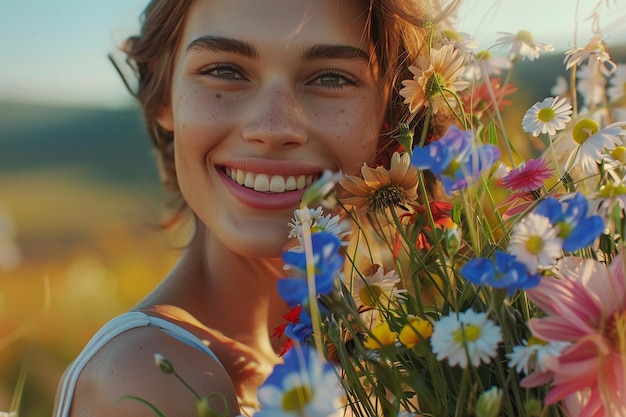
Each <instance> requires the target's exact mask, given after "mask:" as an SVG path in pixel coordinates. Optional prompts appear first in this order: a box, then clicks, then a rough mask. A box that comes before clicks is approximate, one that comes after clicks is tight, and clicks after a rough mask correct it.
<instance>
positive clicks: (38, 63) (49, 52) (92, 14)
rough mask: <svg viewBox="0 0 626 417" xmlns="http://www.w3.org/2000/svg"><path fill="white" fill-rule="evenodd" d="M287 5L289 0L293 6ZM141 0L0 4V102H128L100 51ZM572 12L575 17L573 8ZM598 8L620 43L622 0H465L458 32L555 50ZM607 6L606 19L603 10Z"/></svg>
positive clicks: (487, 41) (625, 2) (483, 42)
mask: <svg viewBox="0 0 626 417" xmlns="http://www.w3.org/2000/svg"><path fill="white" fill-rule="evenodd" d="M294 1H295V0H294ZM146 2H147V0H98V1H96V0H52V1H50V0H1V5H0V60H1V61H0V62H2V65H0V100H7V99H12V100H20V101H29V102H42V103H56V104H79V105H82V104H84V105H98V106H106V107H117V106H123V105H125V104H128V103H130V102H131V100H130V99H129V97H128V94H127V93H126V92H125V90H124V88H123V85H122V83H121V82H120V80H119V78H118V77H117V75H116V73H115V71H114V69H113V68H112V66H111V65H110V64H109V62H108V60H107V53H108V52H110V51H112V50H114V49H115V45H116V44H117V43H119V42H120V41H121V40H122V39H123V38H124V37H125V36H126V35H128V34H131V33H133V32H134V30H136V27H137V23H136V22H137V17H138V15H139V13H140V12H141V10H142V9H143V7H144V6H145V4H146ZM577 3H578V4H579V6H578V14H576V4H577ZM598 3H601V4H602V5H603V7H602V8H601V11H602V13H601V16H602V19H601V24H602V27H603V29H604V31H605V35H606V39H607V41H608V42H609V44H611V43H624V42H626V24H622V25H618V24H617V23H616V22H618V21H619V20H620V19H621V21H626V0H465V3H464V5H463V6H462V8H461V12H460V15H459V17H460V26H459V29H460V30H461V31H464V32H468V33H470V34H472V35H473V36H474V37H475V39H477V40H478V41H479V42H480V44H479V48H481V49H484V48H487V47H489V46H490V45H491V43H493V41H494V40H495V38H496V32H498V31H508V32H517V31H518V30H521V29H526V30H530V31H531V32H532V33H533V34H534V36H535V39H537V40H541V41H546V42H551V43H554V44H556V45H557V48H558V49H559V50H562V51H564V50H566V49H569V47H570V46H571V45H572V44H573V39H574V26H575V25H574V23H575V22H576V21H578V25H579V30H578V36H577V44H578V46H580V45H582V44H584V43H585V42H586V40H587V39H588V37H589V34H590V30H589V27H590V23H589V22H588V21H586V20H585V18H586V17H588V16H589V14H590V13H591V12H592V11H593V8H594V6H595V5H596V4H598ZM607 3H608V4H610V6H611V8H610V13H607V12H606V10H607V9H606V5H607Z"/></svg>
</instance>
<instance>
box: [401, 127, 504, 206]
mask: <svg viewBox="0 0 626 417" xmlns="http://www.w3.org/2000/svg"><path fill="white" fill-rule="evenodd" d="M473 136H474V135H473V133H472V131H469V130H460V129H459V128H458V127H456V126H455V125H452V126H450V128H448V131H447V132H446V134H445V135H443V137H442V138H441V139H439V140H437V141H435V142H433V143H431V144H429V145H427V146H424V147H416V148H415V149H413V156H412V157H411V163H412V164H413V165H414V166H415V167H416V168H418V169H428V170H430V171H431V172H432V173H433V174H435V176H437V177H438V178H439V179H440V180H441V181H442V182H443V186H444V189H445V191H446V193H447V194H450V193H451V192H452V191H457V190H460V189H462V188H465V187H467V186H468V185H469V184H470V183H471V182H473V181H475V180H476V179H477V178H478V176H479V175H480V172H481V171H483V170H484V169H486V168H490V167H491V166H492V165H493V164H494V162H495V161H496V160H498V158H499V157H500V150H499V149H498V148H497V147H496V146H494V145H480V146H473V140H472V139H473Z"/></svg>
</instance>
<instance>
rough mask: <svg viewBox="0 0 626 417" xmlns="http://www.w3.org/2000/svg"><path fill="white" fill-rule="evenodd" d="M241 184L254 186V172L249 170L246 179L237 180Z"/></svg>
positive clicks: (249, 186)
mask: <svg viewBox="0 0 626 417" xmlns="http://www.w3.org/2000/svg"><path fill="white" fill-rule="evenodd" d="M237 183H238V184H240V185H245V186H246V187H248V188H254V174H253V173H252V172H248V173H247V174H246V179H245V181H243V182H239V181H237Z"/></svg>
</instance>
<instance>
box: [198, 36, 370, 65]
mask: <svg viewBox="0 0 626 417" xmlns="http://www.w3.org/2000/svg"><path fill="white" fill-rule="evenodd" d="M193 50H199V51H214V52H231V53H235V54H238V55H242V56H244V57H247V58H252V59H256V58H258V57H259V52H258V50H257V49H256V47H255V46H254V45H252V44H250V43H248V42H245V41H241V40H238V39H233V38H226V37H221V36H211V35H205V36H201V37H199V38H197V39H194V40H193V41H191V42H190V43H189V45H187V49H186V51H187V52H190V51H193ZM302 59H304V60H305V61H311V60H314V59H348V60H364V61H368V62H369V60H370V55H369V54H368V53H367V52H365V51H364V50H363V49H361V48H357V47H354V46H350V45H333V44H317V45H313V46H311V47H310V48H307V49H305V50H304V51H303V53H302Z"/></svg>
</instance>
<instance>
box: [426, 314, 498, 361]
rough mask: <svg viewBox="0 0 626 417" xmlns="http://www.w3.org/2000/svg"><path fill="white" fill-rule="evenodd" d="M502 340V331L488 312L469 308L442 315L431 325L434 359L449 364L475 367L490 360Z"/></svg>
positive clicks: (431, 343)
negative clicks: (488, 316) (435, 357)
mask: <svg viewBox="0 0 626 417" xmlns="http://www.w3.org/2000/svg"><path fill="white" fill-rule="evenodd" d="M501 341H502V330H501V329H500V327H498V326H497V325H496V324H495V323H494V322H493V321H491V320H490V319H488V318H487V313H476V312H474V311H473V310H471V309H469V310H466V311H465V312H462V313H458V317H457V315H456V314H455V313H452V314H450V315H448V316H446V317H442V318H441V319H440V320H439V321H437V322H436V323H435V325H434V329H433V334H432V336H431V337H430V345H431V347H432V350H433V353H435V354H436V355H437V360H443V359H446V358H447V359H448V363H449V364H450V366H454V365H459V366H461V367H462V368H466V367H467V366H468V364H471V365H472V366H474V367H478V366H480V363H481V362H484V363H490V362H491V359H492V358H493V357H495V356H496V351H497V349H498V344H499V343H500V342H501Z"/></svg>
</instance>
